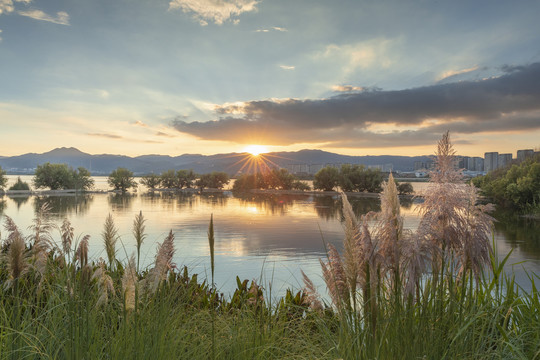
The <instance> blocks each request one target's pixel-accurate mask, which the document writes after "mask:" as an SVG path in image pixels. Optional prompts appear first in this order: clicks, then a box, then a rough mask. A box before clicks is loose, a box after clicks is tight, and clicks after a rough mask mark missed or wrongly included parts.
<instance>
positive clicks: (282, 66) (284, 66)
mask: <svg viewBox="0 0 540 360" xmlns="http://www.w3.org/2000/svg"><path fill="white" fill-rule="evenodd" d="M279 67H280V68H282V69H283V70H294V69H295V67H294V66H292V65H279Z"/></svg>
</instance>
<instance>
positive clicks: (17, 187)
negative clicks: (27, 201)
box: [9, 176, 30, 190]
mask: <svg viewBox="0 0 540 360" xmlns="http://www.w3.org/2000/svg"><path fill="white" fill-rule="evenodd" d="M9 190H30V186H29V185H28V183H27V182H25V181H22V180H21V177H20V176H19V177H18V178H17V182H15V184H13V185H11V187H10V188H9Z"/></svg>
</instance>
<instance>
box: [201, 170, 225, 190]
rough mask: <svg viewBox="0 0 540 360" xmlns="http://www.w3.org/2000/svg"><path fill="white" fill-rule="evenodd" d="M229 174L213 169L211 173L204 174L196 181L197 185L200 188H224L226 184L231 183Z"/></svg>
mask: <svg viewBox="0 0 540 360" xmlns="http://www.w3.org/2000/svg"><path fill="white" fill-rule="evenodd" d="M229 181H230V179H229V175H228V174H227V173H226V172H222V171H213V172H211V173H210V174H203V175H201V176H200V178H199V179H198V180H197V181H196V182H195V186H197V187H198V188H200V189H204V188H212V189H223V187H224V186H225V185H227V184H228V183H229Z"/></svg>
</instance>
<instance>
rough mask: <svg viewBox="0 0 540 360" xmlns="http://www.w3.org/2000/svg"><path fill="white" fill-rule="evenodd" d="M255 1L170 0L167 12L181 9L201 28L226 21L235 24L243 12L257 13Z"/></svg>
mask: <svg viewBox="0 0 540 360" xmlns="http://www.w3.org/2000/svg"><path fill="white" fill-rule="evenodd" d="M257 3H258V1H257V0H172V1H171V2H169V10H176V9H181V10H182V11H183V12H184V13H189V14H192V15H193V18H194V19H196V20H198V21H199V23H200V24H201V25H202V26H206V25H208V21H213V22H214V23H215V24H217V25H221V24H223V23H224V22H225V21H227V20H232V21H233V23H235V24H237V23H238V19H233V18H234V17H236V16H239V15H241V14H242V13H245V12H252V11H257V7H256V5H257Z"/></svg>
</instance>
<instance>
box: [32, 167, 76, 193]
mask: <svg viewBox="0 0 540 360" xmlns="http://www.w3.org/2000/svg"><path fill="white" fill-rule="evenodd" d="M71 181H72V174H71V172H70V169H69V167H68V166H67V165H66V164H51V163H48V162H47V163H45V164H43V165H38V167H37V169H36V172H35V174H34V179H33V182H34V187H35V188H36V189H40V188H47V187H48V188H50V189H51V190H58V189H66V188H67V185H68V184H70V183H71Z"/></svg>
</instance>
